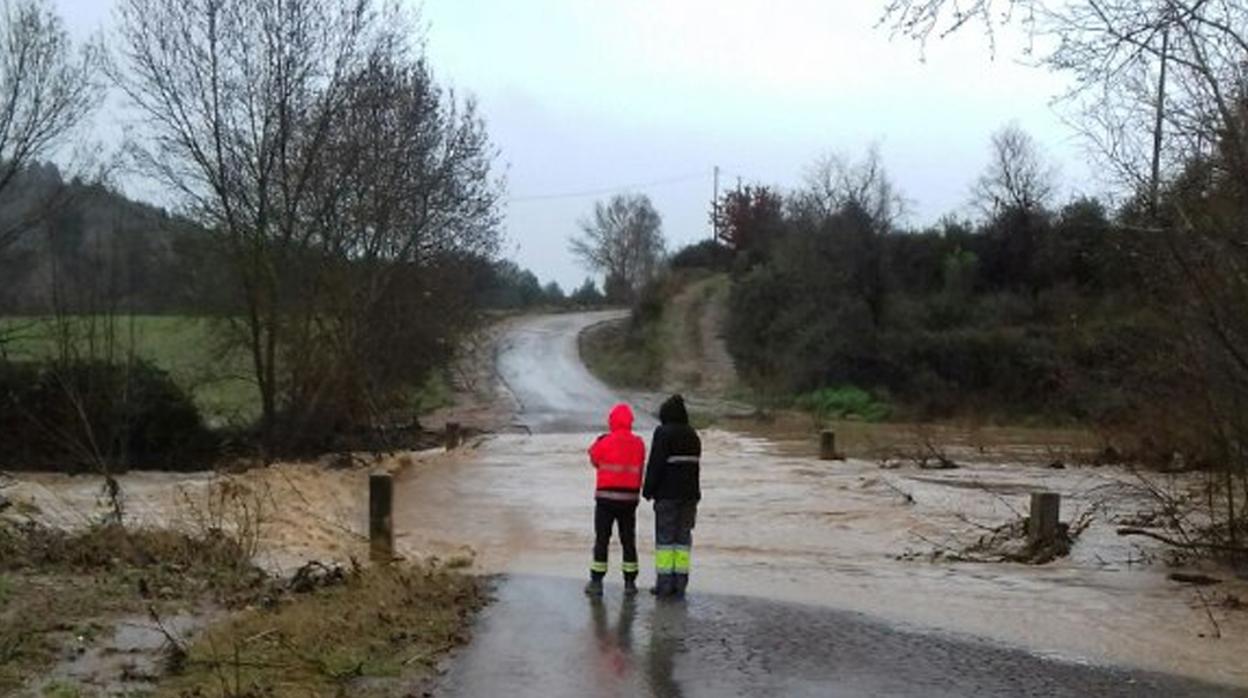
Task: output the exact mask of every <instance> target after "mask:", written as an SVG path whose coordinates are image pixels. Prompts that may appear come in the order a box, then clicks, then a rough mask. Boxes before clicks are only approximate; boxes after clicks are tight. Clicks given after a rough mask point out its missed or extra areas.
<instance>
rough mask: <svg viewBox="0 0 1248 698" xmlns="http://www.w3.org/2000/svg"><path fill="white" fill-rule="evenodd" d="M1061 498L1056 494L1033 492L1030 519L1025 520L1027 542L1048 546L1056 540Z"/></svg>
mask: <svg viewBox="0 0 1248 698" xmlns="http://www.w3.org/2000/svg"><path fill="white" fill-rule="evenodd" d="M1061 509H1062V496H1061V495H1060V494H1058V493H1056V492H1034V493H1032V495H1031V517H1030V518H1028V519H1027V542H1028V543H1029V544H1031V545H1048V544H1049V543H1052V542H1054V541H1056V540H1057V529H1058V522H1059V521H1060V520H1061V519H1060V517H1061Z"/></svg>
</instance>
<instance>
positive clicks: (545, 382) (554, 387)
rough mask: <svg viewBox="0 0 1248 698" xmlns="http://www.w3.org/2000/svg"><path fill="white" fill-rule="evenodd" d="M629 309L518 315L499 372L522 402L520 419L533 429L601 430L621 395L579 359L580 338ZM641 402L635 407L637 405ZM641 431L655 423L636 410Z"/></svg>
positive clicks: (504, 345) (505, 343) (504, 346)
mask: <svg viewBox="0 0 1248 698" xmlns="http://www.w3.org/2000/svg"><path fill="white" fill-rule="evenodd" d="M626 315H627V311H620V310H608V311H603V312H596V313H563V314H558V315H539V316H534V317H526V318H521V319H519V320H517V321H516V322H515V323H514V324H513V325H512V326H511V327H510V328H509V330H508V331H507V332H506V333H505V334H504V336H503V339H502V341H501V343H500V346H499V349H498V356H497V361H498V372H499V376H500V377H501V378H502V381H503V383H504V385H505V386H506V388H507V389H508V390H509V391H510V392H511V394H512V395H513V396H514V397H515V399H516V402H517V403H519V406H520V414H519V415H517V419H518V420H519V422H520V423H521V424H523V425H524V426H526V427H527V428H528V429H529V431H531V432H533V433H546V434H550V433H573V432H592V431H601V430H602V429H603V427H604V422H605V419H606V415H607V412H608V411H609V410H610V409H611V407H612V405H614V404H615V403H616V402H618V401H620V399H621V398H620V397H619V396H618V395H617V394H615V393H614V392H613V391H611V390H610V389H609V388H607V386H605V385H603V384H602V382H601V381H599V380H598V379H597V378H595V377H594V376H593V375H592V374H591V373H590V372H589V370H588V369H586V368H585V364H584V363H583V362H582V361H581V356H580V349H579V346H578V337H579V336H580V333H581V332H582V331H583V330H584V329H586V328H588V327H592V326H593V325H595V324H598V323H601V322H608V321H611V320H619V319H621V318H623V317H626ZM634 407H637V406H634ZM638 413H639V414H638V424H637V430H638V431H639V432H641V433H644V432H646V431H648V430H649V429H650V428H651V427H653V426H654V420H653V419H652V418H650V417H649V416H648V415H646V414H645V413H644V410H641V409H638Z"/></svg>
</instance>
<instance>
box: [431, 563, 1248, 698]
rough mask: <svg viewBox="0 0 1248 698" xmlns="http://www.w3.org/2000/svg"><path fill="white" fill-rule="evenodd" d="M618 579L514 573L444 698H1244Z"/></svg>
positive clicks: (847, 617) (809, 610)
mask: <svg viewBox="0 0 1248 698" xmlns="http://www.w3.org/2000/svg"><path fill="white" fill-rule="evenodd" d="M620 591H621V589H620V587H619V586H611V585H608V587H607V594H606V598H605V599H603V600H601V601H598V600H590V599H588V598H586V597H585V596H584V595H583V594H582V593H581V590H580V583H579V582H576V581H574V580H568V579H557V578H547V577H536V576H511V577H508V578H505V579H504V580H502V581H501V583H500V586H499V588H498V599H497V601H496V602H495V604H494V605H493V606H491V607H490V608H489V609H488V610H487V611H486V612H485V613H484V615H483V617H482V619H481V621H480V622H479V625H478V627H477V629H476V633H477V636H476V639H475V640H474V641H473V643H472V644H471V645H470V646H469V647H468V648H467V649H466V650H464V651H463V653H462V654H461V655H460V656H458V658H457V659H456V660H455V661H454V662H453V663H452V665H451V667H450V670H449V672H448V673H447V675H446V676H445V677H444V680H443V683H442V685H441V687H440V689H439V690H438V692H437V693H438V695H446V696H548V697H556V696H604V697H605V696H658V697H661V698H669V697H676V696H840V697H844V698H858V697H862V698H866V697H868V696H922V697H925V698H942V697H945V696H950V697H952V696H1054V697H1063V696H1070V697H1072V698H1073V697H1075V696H1106V697H1113V696H1124V697H1125V696H1138V697H1141V698H1148V697H1151V696H1157V697H1158V698H1161V697H1163V696H1164V697H1167V698H1172V697H1174V696H1202V697H1208V698H1215V697H1216V698H1221V697H1224V696H1225V697H1227V698H1230V697H1232V696H1241V697H1242V696H1244V695H1246V694H1245V693H1244V692H1241V691H1236V690H1235V689H1230V688H1223V687H1218V686H1210V685H1204V684H1199V683H1194V682H1190V681H1185V680H1183V679H1176V678H1172V677H1168V676H1164V675H1157V674H1147V673H1139V672H1126V671H1121V670H1117V669H1112V668H1102V667H1092V666H1084V665H1079V664H1072V663H1067V662H1062V661H1058V660H1054V659H1049V658H1044V657H1039V656H1036V655H1034V654H1031V653H1028V652H1023V651H1020V650H1013V649H1005V648H1001V647H994V646H991V645H988V644H985V643H982V642H979V641H976V640H974V639H970V638H953V637H949V636H942V635H938V634H930V633H923V632H918V631H913V630H907V629H904V628H897V627H890V626H888V625H885V624H882V623H880V622H877V621H875V620H872V619H871V618H869V617H866V616H862V615H859V614H853V613H846V612H841V611H834V610H829V609H823V608H816V607H810V606H801V605H796V604H788V603H777V602H771V601H766V600H760V599H754V598H743V597H732V596H712V595H701V594H691V595H690V597H689V598H688V599H687V600H686V601H685V602H683V603H680V602H671V601H662V602H656V601H655V600H654V599H653V598H652V597H650V596H649V594H645V593H642V594H641V595H639V596H638V597H636V599H635V600H631V601H630V600H624V599H623V598H622V595H621V593H620Z"/></svg>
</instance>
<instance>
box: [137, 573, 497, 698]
mask: <svg viewBox="0 0 1248 698" xmlns="http://www.w3.org/2000/svg"><path fill="white" fill-rule="evenodd" d="M484 592H485V589H484V584H483V583H482V581H481V580H480V579H478V578H475V577H471V576H468V575H463V574H457V573H454V572H450V571H447V570H446V569H444V568H440V567H435V566H431V565H409V566H396V567H375V568H368V569H364V570H360V571H358V572H354V573H351V574H349V575H348V577H347V579H346V580H345V582H344V583H342V584H341V585H338V586H330V587H325V588H321V589H317V590H315V591H313V592H311V593H308V594H302V595H296V596H294V597H292V598H290V599H288V600H287V601H286V602H284V603H281V604H278V605H276V606H275V607H273V608H272V609H268V610H243V611H242V612H240V613H236V614H234V615H233V616H231V617H230V618H229V619H228V620H226V621H224V622H221V623H219V624H217V625H214V626H213V627H211V628H209V629H208V630H207V631H206V632H205V633H203V634H202V635H201V636H200V637H199V638H197V639H196V641H195V643H194V644H193V645H192V646H191V647H190V648H189V654H188V656H187V661H186V672H185V673H184V674H182V675H181V676H176V677H172V678H170V679H169V680H168V681H166V682H164V683H163V684H162V685H161V686H160V688H159V691H158V693H159V695H166V696H184V695H188V692H189V691H193V690H195V689H196V688H198V687H204V686H213V687H215V688H218V689H220V690H221V691H222V692H223V693H225V694H227V695H265V696H274V697H275V698H280V697H282V696H311V695H322V696H327V695H372V694H373V693H370V692H368V691H367V690H364V692H361V691H360V689H361V686H359V685H358V684H357V682H361V681H362V682H364V683H365V684H371V685H372V686H374V688H375V689H377V690H376V694H379V695H398V693H396V692H394V690H393V689H396V688H397V687H398V686H399V685H400V684H410V681H411V680H412V679H414V678H419V677H422V676H428V675H429V674H431V673H432V672H433V671H434V670H435V668H436V667H437V665H438V661H439V660H440V659H441V658H442V657H443V656H444V655H445V654H446V652H448V651H449V650H451V649H453V648H455V647H457V646H459V645H461V644H463V643H464V642H465V641H466V640H467V629H468V626H469V624H470V622H471V619H472V616H473V614H474V613H475V612H476V611H477V610H479V609H480V608H481V607H482V606H483V605H484V603H485V601H486V597H485V593H484ZM353 684H357V685H356V686H355V688H353V689H351V688H350V687H351V686H352V685H353ZM349 689H350V690H349ZM249 691H254V693H252V692H249Z"/></svg>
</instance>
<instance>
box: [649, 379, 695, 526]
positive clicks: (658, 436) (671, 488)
mask: <svg viewBox="0 0 1248 698" xmlns="http://www.w3.org/2000/svg"><path fill="white" fill-rule="evenodd" d="M659 422H660V424H659V426H658V427H657V428H656V429H655V430H654V438H653V439H652V440H651V441H650V460H649V462H648V463H647V464H646V481H645V485H644V487H643V488H642V492H641V493H642V496H643V497H645V498H646V499H679V500H684V501H695V502H696V501H698V500H700V499H702V484H701V475H700V467H701V458H702V440H701V439H699V438H698V432H697V431H695V430H694V428H693V427H692V426H690V425H689V413H688V412H687V411H686V410H685V400H684V398H682V397H681V396H679V395H673V396H672V397H670V398H668V400H667V402H664V403H663V406H662V407H661V408H659Z"/></svg>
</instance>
